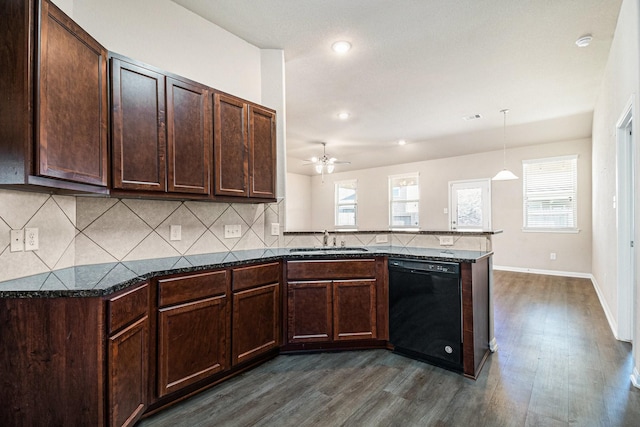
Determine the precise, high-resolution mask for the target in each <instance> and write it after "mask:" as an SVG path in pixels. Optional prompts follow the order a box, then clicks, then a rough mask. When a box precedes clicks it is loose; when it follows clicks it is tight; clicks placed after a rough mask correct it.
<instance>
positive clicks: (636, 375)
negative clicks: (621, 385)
mask: <svg viewBox="0 0 640 427" xmlns="http://www.w3.org/2000/svg"><path fill="white" fill-rule="evenodd" d="M631 383H632V384H633V386H634V387H636V388H640V372H638V368H633V374H631Z"/></svg>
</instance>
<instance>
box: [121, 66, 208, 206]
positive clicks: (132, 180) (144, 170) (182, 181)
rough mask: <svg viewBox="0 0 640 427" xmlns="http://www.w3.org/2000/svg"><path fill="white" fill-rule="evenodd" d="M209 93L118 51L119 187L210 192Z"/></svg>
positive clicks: (200, 86) (203, 87)
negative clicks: (121, 54) (124, 55)
mask: <svg viewBox="0 0 640 427" xmlns="http://www.w3.org/2000/svg"><path fill="white" fill-rule="evenodd" d="M208 93H209V92H208V89H207V88H206V87H205V86H202V85H199V84H197V83H194V82H190V81H188V80H186V79H181V78H177V77H176V76H169V75H167V73H164V72H163V71H162V70H158V69H156V68H154V67H151V66H149V65H146V64H142V63H140V62H138V61H134V60H131V59H128V58H125V57H121V56H119V55H112V58H111V104H112V107H111V108H112V129H113V148H112V159H113V160H112V169H113V188H114V189H119V190H134V191H136V190H137V191H143V192H161V193H165V192H170V193H187V194H202V195H208V194H210V192H211V191H210V190H211V145H212V142H211V119H210V117H211V114H210V111H211V107H210V103H209V96H208Z"/></svg>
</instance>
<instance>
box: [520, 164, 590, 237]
mask: <svg viewBox="0 0 640 427" xmlns="http://www.w3.org/2000/svg"><path fill="white" fill-rule="evenodd" d="M522 169H523V180H522V181H523V202H524V209H523V212H524V228H525V229H529V230H551V231H554V230H559V231H560V230H567V231H568V230H576V229H577V227H578V225H577V206H578V204H577V177H578V156H565V157H553V158H547V159H537V160H524V161H523V162H522Z"/></svg>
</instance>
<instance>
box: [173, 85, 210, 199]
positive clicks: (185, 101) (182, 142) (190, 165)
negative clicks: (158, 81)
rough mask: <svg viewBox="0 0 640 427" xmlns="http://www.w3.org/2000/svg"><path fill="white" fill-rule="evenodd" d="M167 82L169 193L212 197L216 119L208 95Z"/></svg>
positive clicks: (193, 87) (199, 88)
mask: <svg viewBox="0 0 640 427" xmlns="http://www.w3.org/2000/svg"><path fill="white" fill-rule="evenodd" d="M166 82H167V154H168V162H167V171H168V181H169V188H168V189H169V191H171V192H177V193H195V194H209V193H210V188H211V172H210V170H211V160H210V158H211V145H212V141H211V121H212V119H211V115H210V113H209V101H208V91H207V90H206V89H205V88H203V87H201V86H197V85H193V84H189V83H186V82H183V81H180V80H176V79H173V78H169V77H167V80H166Z"/></svg>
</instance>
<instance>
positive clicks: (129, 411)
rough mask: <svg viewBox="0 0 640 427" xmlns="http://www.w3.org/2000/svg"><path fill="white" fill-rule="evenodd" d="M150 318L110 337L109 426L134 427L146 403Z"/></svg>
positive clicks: (145, 317)
mask: <svg viewBox="0 0 640 427" xmlns="http://www.w3.org/2000/svg"><path fill="white" fill-rule="evenodd" d="M148 337H149V317H148V316H144V317H143V318H141V319H140V320H138V321H137V322H135V323H133V324H132V325H131V326H129V327H127V328H125V329H123V330H122V331H121V332H119V333H117V334H115V335H113V336H112V337H110V338H109V355H108V361H109V362H108V371H109V372H108V375H109V378H108V393H109V410H110V414H109V425H111V426H132V425H134V424H135V422H136V421H137V420H139V419H140V417H141V416H142V414H143V413H144V410H145V408H146V403H147V377H148V375H147V367H148V348H149V342H148V339H149V338H148Z"/></svg>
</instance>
